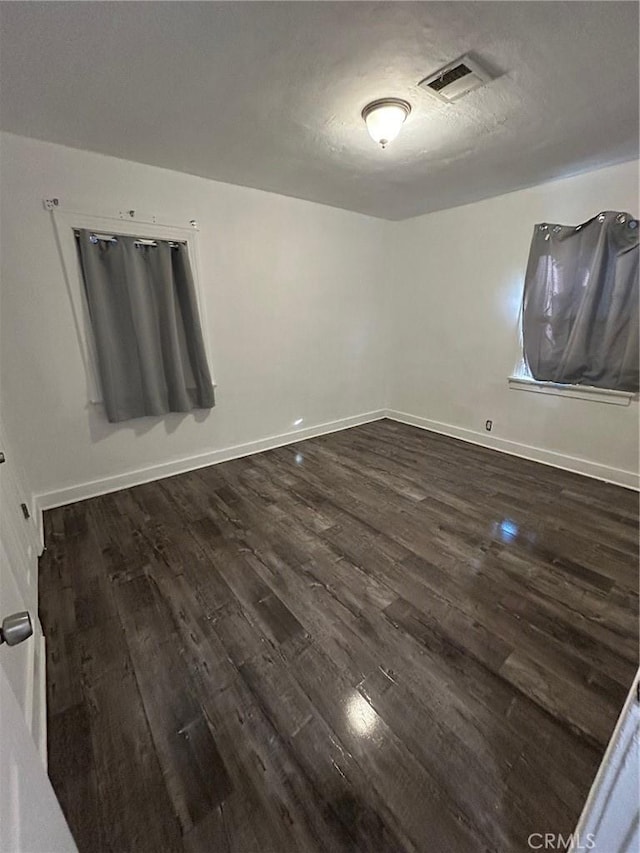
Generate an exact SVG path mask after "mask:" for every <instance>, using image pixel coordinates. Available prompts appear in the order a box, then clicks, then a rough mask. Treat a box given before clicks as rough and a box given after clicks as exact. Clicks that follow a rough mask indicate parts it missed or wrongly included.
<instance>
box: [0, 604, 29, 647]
mask: <svg viewBox="0 0 640 853" xmlns="http://www.w3.org/2000/svg"><path fill="white" fill-rule="evenodd" d="M32 634H33V625H32V624H31V616H29V614H28V612H27V611H26V610H22V611H21V612H20V613H12V614H11V616H7V617H6V618H5V619H3V620H2V627H1V628H0V644H2V643H6V644H7V645H8V646H17V645H18V643H21V642H22V641H23V640H26V639H28V638H29V637H30V636H31V635H32Z"/></svg>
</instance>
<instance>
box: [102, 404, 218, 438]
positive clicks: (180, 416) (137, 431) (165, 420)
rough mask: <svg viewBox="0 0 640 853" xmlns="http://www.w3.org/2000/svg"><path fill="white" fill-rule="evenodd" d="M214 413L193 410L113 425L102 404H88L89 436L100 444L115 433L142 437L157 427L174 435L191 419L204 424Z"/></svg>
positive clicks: (134, 419) (205, 410)
mask: <svg viewBox="0 0 640 853" xmlns="http://www.w3.org/2000/svg"><path fill="white" fill-rule="evenodd" d="M212 411H213V409H193V410H192V411H190V412H171V413H170V414H168V415H160V416H157V417H153V416H152V417H146V418H133V419H132V420H130V421H121V422H120V423H117V424H112V423H109V421H108V420H107V416H106V414H105V411H104V406H103V405H102V403H87V413H88V418H89V434H90V435H91V443H92V444H98V443H99V442H100V441H103V440H104V439H106V438H110V437H111V436H112V435H113V434H114V433H116V432H122V431H123V430H125V431H127V432H131V433H133V434H134V435H135V436H142V435H146V434H147V433H149V432H151V431H152V430H154V429H155V428H156V427H160V426H163V427H164V431H165V434H166V435H172V434H173V433H174V432H175V431H176V430H177V429H178V428H179V427H180V426H181V425H182V424H183V423H184V422H185V421H186V420H188V419H189V418H191V419H193V420H194V421H195V422H196V423H203V422H204V421H206V420H207V418H209V417H210V416H211V413H212Z"/></svg>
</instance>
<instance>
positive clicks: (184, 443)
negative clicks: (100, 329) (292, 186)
mask: <svg viewBox="0 0 640 853" xmlns="http://www.w3.org/2000/svg"><path fill="white" fill-rule="evenodd" d="M0 167H1V172H0V187H1V192H2V197H1V216H2V218H1V220H0V221H1V231H0V233H1V240H2V246H1V248H2V259H1V267H0V276H1V279H0V280H1V283H2V314H1V319H2V328H1V332H2V335H1V346H2V360H1V365H2V377H1V380H2V384H1V386H0V387H1V391H2V404H3V406H2V408H3V416H4V420H5V422H6V425H7V431H8V432H9V433H10V435H11V437H14V438H15V437H16V436H17V437H19V441H20V445H21V448H22V451H23V454H24V457H25V458H26V460H28V469H29V476H30V480H31V486H32V488H33V490H34V492H35V493H48V492H55V491H58V490H61V489H65V488H66V487H69V486H75V485H77V484H81V483H87V482H88V481H92V480H100V479H102V478H105V477H113V476H114V475H119V474H124V473H126V472H130V471H133V470H135V469H141V468H145V467H147V466H154V465H158V464H162V463H166V462H167V461H169V460H176V459H181V458H185V457H191V456H194V455H199V454H203V453H208V452H210V451H215V450H220V449H224V448H229V447H231V446H235V445H238V444H243V443H246V442H253V441H256V440H260V439H265V438H267V437H269V436H274V435H280V434H282V433H287V432H289V431H291V430H293V429H296V427H295V426H294V421H295V420H297V419H298V418H303V419H304V420H303V424H302V425H301V426H300V427H298V428H300V429H304V428H309V427H313V426H314V425H318V424H324V423H327V422H333V421H336V420H341V419H343V418H348V417H352V416H355V415H360V414H361V413H367V412H370V411H372V410H379V409H380V408H382V406H383V405H384V385H383V382H382V381H381V376H382V372H383V366H384V365H383V349H382V345H381V337H380V324H381V319H382V318H381V299H380V292H381V286H382V284H383V283H384V277H383V275H382V271H381V270H382V261H383V259H384V257H385V255H384V252H383V246H382V241H383V237H384V235H385V234H386V223H384V222H382V221H380V220H376V219H372V218H369V217H365V216H362V215H359V214H352V213H348V212H345V211H340V210H336V209H333V208H330V207H326V206H322V205H318V204H312V203H309V202H304V201H299V200H295V199H290V198H285V197H283V196H278V195H274V194H271V193H265V192H260V191H257V190H251V189H245V188H240V187H235V186H230V185H227V184H220V183H216V182H213V181H207V180H204V179H201V178H197V177H193V176H190V175H185V174H181V173H178V172H171V171H167V170H163V169H158V168H154V167H150V166H144V165H140V164H136V163H130V162H127V161H124V160H118V159H115V158H111V157H104V156H101V155H97V154H92V153H89V152H84V151H78V150H73V149H70V148H65V147H62V146H58V145H53V144H49V143H43V142H39V141H35V140H30V139H24V138H21V137H17V136H13V135H10V134H3V135H2V137H1V149H0ZM53 196H55V197H59V198H60V200H61V204H62V206H63V207H66V208H68V209H73V210H81V211H86V212H87V213H95V214H106V213H110V214H112V215H117V212H118V211H119V210H121V209H129V208H135V209H136V210H138V211H141V212H143V213H144V214H154V215H156V216H157V217H158V219H159V220H160V221H162V222H165V223H168V224H175V225H184V226H188V223H189V220H191V219H196V220H197V221H198V223H199V227H200V235H199V238H198V240H199V254H200V270H201V281H202V288H203V290H204V293H205V298H206V308H207V316H208V318H209V324H210V330H209V332H210V340H211V345H212V350H213V365H212V367H213V372H214V375H215V380H216V382H217V385H218V388H217V392H216V400H217V406H216V407H215V408H214V409H213V410H212V411H211V413H210V414H208V415H207V416H206V417H204V419H203V418H202V417H201V415H198V416H195V417H194V416H193V415H186V416H181V415H172V416H169V417H167V418H164V419H163V418H145V419H142V420H137V421H133V422H131V423H129V424H124V425H109V424H108V423H107V422H106V420H105V418H104V415H103V412H102V411H101V409H99V408H96V407H95V406H92V405H89V404H88V401H87V392H86V381H85V375H84V371H83V365H82V362H81V359H80V353H79V348H78V343H77V339H76V335H75V331H74V325H73V318H72V313H71V307H70V301H69V298H68V295H67V291H66V289H65V283H64V278H63V274H62V269H61V263H60V257H59V254H58V251H57V248H56V244H55V241H54V233H53V230H52V223H51V220H50V215H49V214H48V213H47V212H46V211H45V210H44V209H43V205H42V199H43V198H44V197H53ZM116 482H117V481H116ZM74 494H75V493H74ZM70 496H71V493H70Z"/></svg>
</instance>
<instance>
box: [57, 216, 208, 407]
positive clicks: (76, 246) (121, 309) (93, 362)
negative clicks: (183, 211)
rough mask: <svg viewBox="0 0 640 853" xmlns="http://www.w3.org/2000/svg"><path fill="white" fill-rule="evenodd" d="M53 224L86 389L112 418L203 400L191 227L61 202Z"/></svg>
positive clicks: (203, 403) (204, 363) (203, 360)
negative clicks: (90, 213) (80, 209)
mask: <svg viewBox="0 0 640 853" xmlns="http://www.w3.org/2000/svg"><path fill="white" fill-rule="evenodd" d="M54 224H55V226H56V231H57V235H58V239H59V244H60V248H61V253H62V258H63V265H64V268H65V276H66V279H67V286H68V288H69V292H70V295H71V299H72V305H73V307H74V317H75V321H76V328H77V331H78V338H79V342H80V347H81V351H82V354H83V359H84V362H85V367H86V368H87V380H88V389H89V397H90V399H91V400H92V401H94V402H96V401H100V402H102V403H103V404H104V408H105V412H106V415H107V418H108V420H109V421H111V422H119V421H123V420H128V419H130V418H136V417H142V416H145V415H156V416H157V415H163V414H165V413H167V412H186V411H190V410H191V409H193V408H211V407H212V406H213V405H214V394H213V383H212V381H211V376H210V373H209V366H208V361H209V360H208V357H207V354H206V342H205V338H204V336H203V332H202V326H201V322H200V316H201V306H202V303H201V301H199V300H198V295H197V289H196V284H195V281H194V277H193V274H192V267H191V259H190V253H191V252H192V251H193V248H194V246H193V245H191V246H190V245H189V243H192V242H193V236H194V235H193V234H192V232H190V231H189V230H188V229H180V228H164V227H163V226H158V225H155V224H153V225H141V224H140V223H138V224H137V226H136V224H134V223H132V222H118V221H115V220H114V219H112V218H104V217H103V218H97V217H86V216H83V215H82V214H72V213H67V212H64V213H62V211H56V215H55V217H54ZM62 225H64V226H65V227H61V226H62ZM69 226H70V227H69ZM87 226H89V227H87ZM96 226H99V227H96ZM167 238H168V239H167Z"/></svg>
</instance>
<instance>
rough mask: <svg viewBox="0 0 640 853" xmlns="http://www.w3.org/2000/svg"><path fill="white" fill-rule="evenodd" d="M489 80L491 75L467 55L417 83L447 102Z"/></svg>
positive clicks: (466, 93) (455, 99) (460, 96)
mask: <svg viewBox="0 0 640 853" xmlns="http://www.w3.org/2000/svg"><path fill="white" fill-rule="evenodd" d="M489 80H491V75H490V74H489V73H488V72H487V71H485V70H484V68H482V67H481V66H480V65H478V63H477V62H476V61H475V60H473V59H471V57H470V56H468V55H467V56H462V57H460V59H456V61H455V62H450V63H449V64H448V65H445V66H444V68H440V69H439V70H438V71H436V72H435V74H430V75H429V76H428V77H425V79H424V80H421V81H420V83H419V84H418V85H419V86H421V87H422V88H423V89H426V90H427V92H431V94H432V95H435V97H436V98H438V99H439V100H440V101H444V102H445V103H447V104H448V103H451V101H457V100H458V98H462V96H463V95H468V94H469V92H473V90H474V89H479V88H480V86H484V84H485V83H488V82H489Z"/></svg>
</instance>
